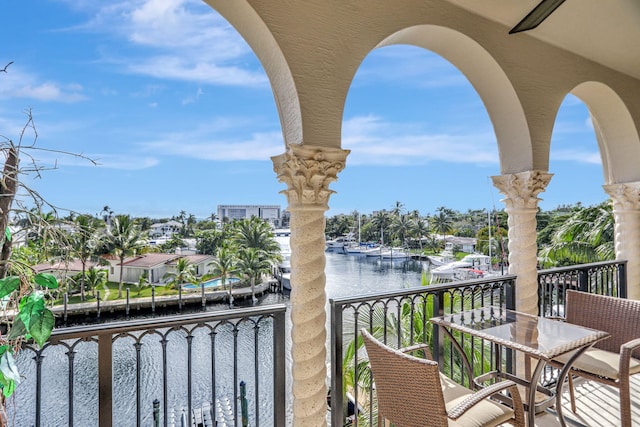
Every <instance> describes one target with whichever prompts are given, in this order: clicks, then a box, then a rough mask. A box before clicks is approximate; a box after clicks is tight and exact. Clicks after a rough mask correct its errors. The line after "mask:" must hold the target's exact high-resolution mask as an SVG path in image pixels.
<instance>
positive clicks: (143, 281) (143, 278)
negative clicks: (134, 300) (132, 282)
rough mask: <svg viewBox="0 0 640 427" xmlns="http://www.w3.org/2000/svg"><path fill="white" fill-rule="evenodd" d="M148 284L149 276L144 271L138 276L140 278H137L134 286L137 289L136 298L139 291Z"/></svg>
mask: <svg viewBox="0 0 640 427" xmlns="http://www.w3.org/2000/svg"><path fill="white" fill-rule="evenodd" d="M148 284H149V274H148V273H147V272H146V271H145V272H144V273H142V274H141V275H140V278H138V284H137V285H136V287H137V288H138V296H139V295H140V291H141V290H142V288H144V287H145V286H147V285H148Z"/></svg>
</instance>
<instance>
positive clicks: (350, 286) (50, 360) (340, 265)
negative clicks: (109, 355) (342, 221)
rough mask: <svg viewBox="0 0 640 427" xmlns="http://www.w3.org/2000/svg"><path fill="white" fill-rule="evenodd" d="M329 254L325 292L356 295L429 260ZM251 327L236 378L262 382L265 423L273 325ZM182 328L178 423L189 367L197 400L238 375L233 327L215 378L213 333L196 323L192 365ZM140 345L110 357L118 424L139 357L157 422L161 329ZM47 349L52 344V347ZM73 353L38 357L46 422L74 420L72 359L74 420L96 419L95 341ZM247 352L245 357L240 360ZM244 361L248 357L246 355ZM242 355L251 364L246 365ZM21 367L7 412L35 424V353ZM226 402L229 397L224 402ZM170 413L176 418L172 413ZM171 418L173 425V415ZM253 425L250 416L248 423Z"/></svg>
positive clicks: (221, 337) (219, 349) (175, 405)
mask: <svg viewBox="0 0 640 427" xmlns="http://www.w3.org/2000/svg"><path fill="white" fill-rule="evenodd" d="M326 255H327V262H326V269H325V271H326V278H327V288H326V293H327V297H328V298H335V297H342V296H353V295H361V294H367V293H374V292H380V291H387V290H397V289H402V288H409V287H415V286H420V284H421V281H422V276H423V272H424V271H425V270H426V268H427V262H426V261H415V260H402V261H400V260H398V261H391V260H382V259H380V258H378V257H364V256H354V255H345V254H340V253H330V252H329V253H327V254H326ZM283 301H284V302H286V301H287V299H286V298H283V297H282V296H281V295H279V294H267V295H265V296H264V297H262V298H261V299H260V301H259V304H260V305H267V304H273V303H278V302H283ZM245 304H250V301H248V300H247V301H244V302H240V305H245ZM226 308H227V306H226V305H225V304H219V305H213V306H208V307H207V309H208V310H220V309H226ZM252 334H253V330H252V329H251V330H247V331H242V330H241V331H240V333H239V338H240V339H238V340H237V346H238V347H237V357H238V359H240V360H239V366H240V369H239V371H240V372H241V375H242V377H241V378H239V379H241V380H244V381H246V382H247V384H256V385H258V384H259V387H260V400H261V401H262V402H260V407H259V408H258V409H254V402H251V403H250V418H252V419H253V418H254V417H255V415H256V414H255V412H258V418H259V419H260V420H261V422H260V424H261V425H267V426H268V425H270V422H269V419H270V416H271V414H272V406H271V405H270V399H269V393H270V387H269V381H270V380H269V372H270V370H271V369H272V366H273V360H272V358H271V357H270V350H269V347H270V345H271V342H270V336H271V335H270V334H271V328H270V325H269V324H265V325H262V326H261V327H260V328H259V333H258V338H254V336H253V335H252ZM187 335H188V334H187V333H186V332H185V331H176V333H175V334H173V333H172V339H170V340H167V343H166V345H167V355H168V360H167V363H168V366H169V369H168V370H167V371H166V375H167V382H168V384H169V385H170V386H169V396H168V403H167V406H170V407H171V408H172V411H173V410H175V411H176V412H175V417H173V418H172V420H173V421H176V422H177V425H180V423H179V417H180V411H181V408H182V407H183V406H184V401H185V396H184V393H183V391H184V390H185V389H186V381H187V378H188V372H189V369H191V372H192V375H191V379H192V380H193V382H194V384H193V390H194V396H193V397H192V400H193V402H195V403H194V405H199V404H200V403H198V402H208V401H210V400H211V399H210V397H211V384H212V383H215V384H216V386H215V389H216V390H217V393H218V395H219V396H233V390H232V388H231V387H232V386H231V385H230V384H233V383H234V380H233V376H232V371H233V366H232V361H233V359H234V351H233V346H234V344H233V343H234V332H233V330H232V328H228V329H224V328H222V329H221V330H220V332H219V333H217V334H216V335H217V336H216V338H215V340H216V353H215V354H216V363H217V369H216V374H215V381H213V380H212V374H211V354H212V345H211V337H210V335H211V334H210V333H209V331H208V330H206V329H205V328H202V329H195V330H194V332H193V334H192V337H191V338H190V341H191V344H190V345H191V346H192V347H191V353H192V364H191V368H189V366H188V363H187V352H186V350H185V348H186V345H185V342H186V341H187ZM254 339H257V340H258V345H259V347H260V348H261V349H262V352H261V355H260V357H259V358H253V357H252V356H251V355H252V354H253V349H254V348H255V341H254ZM139 342H140V343H141V345H139V346H138V347H136V339H134V338H130V337H123V338H122V339H118V340H114V345H113V348H114V362H113V379H114V386H113V396H114V397H113V407H114V413H113V417H114V420H113V422H114V425H117V426H122V427H124V426H135V425H136V414H135V405H134V404H132V403H133V402H132V399H135V397H132V396H135V393H134V392H133V391H135V389H136V381H137V380H136V357H139V358H140V366H141V367H142V368H141V369H142V372H141V378H142V385H141V394H142V398H141V407H143V408H148V410H145V411H144V412H143V414H142V420H141V421H142V422H141V425H145V426H147V425H149V426H151V425H153V413H152V407H153V400H154V399H157V398H160V399H162V393H163V392H162V384H163V369H162V348H161V347H162V345H163V344H161V341H160V340H159V339H158V336H157V335H153V334H149V335H148V336H146V337H144V338H143V339H140V341H139ZM47 350H49V349H47ZM74 351H75V353H74V355H73V357H71V358H70V357H69V349H67V348H64V347H61V346H54V347H52V348H51V349H50V351H48V352H46V353H43V354H45V356H44V357H43V359H42V361H41V375H42V384H43V388H42V413H43V414H46V416H44V417H43V419H42V420H41V425H42V426H56V427H57V426H62V425H69V424H70V423H69V412H70V411H69V404H68V403H67V401H66V396H67V394H68V390H69V385H68V380H69V366H70V362H69V360H70V359H73V365H74V369H73V371H74V373H75V374H74V377H73V388H74V399H73V408H72V412H73V420H74V425H79V426H92V425H97V413H96V411H95V408H96V407H97V404H98V387H97V373H96V365H97V346H96V345H95V342H81V343H79V344H78V345H77V347H75V348H74ZM243 359H246V360H245V361H243ZM245 362H246V363H245ZM243 363H245V365H247V366H248V367H247V368H246V369H245V368H243V367H242V365H243ZM255 364H258V365H259V369H260V371H259V372H260V374H259V377H260V378H256V377H254V376H253V374H252V372H253V366H254V365H255ZM19 365H20V372H21V374H22V375H23V376H24V378H25V380H24V381H23V383H22V384H21V385H20V386H18V389H17V390H16V394H15V399H13V400H12V401H10V402H9V405H8V406H9V408H10V415H11V416H12V417H13V420H14V421H15V426H17V427H22V426H24V427H28V426H32V425H34V408H35V404H34V399H35V393H34V392H33V390H35V380H34V378H35V377H36V363H35V361H34V358H33V354H32V353H30V352H27V351H24V352H21V353H20V356H19ZM223 403H224V402H223ZM220 417H221V419H220V420H219V421H220V422H219V424H218V425H221V426H222V425H229V426H230V425H233V424H232V421H231V420H230V419H229V420H227V421H228V422H227V423H225V422H224V419H223V418H224V414H221V415H220ZM170 421H171V420H170ZM169 425H171V424H170V423H169ZM251 425H253V424H251Z"/></svg>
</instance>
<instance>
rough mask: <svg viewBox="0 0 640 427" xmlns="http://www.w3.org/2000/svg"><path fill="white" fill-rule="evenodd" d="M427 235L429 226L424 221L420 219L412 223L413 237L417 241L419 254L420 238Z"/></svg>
mask: <svg viewBox="0 0 640 427" xmlns="http://www.w3.org/2000/svg"><path fill="white" fill-rule="evenodd" d="M427 234H429V226H428V225H427V223H426V221H425V220H424V219H422V218H420V217H418V218H416V220H415V221H414V222H413V235H414V236H415V237H416V238H417V239H418V242H419V244H420V252H422V238H423V237H425V236H426V235H427Z"/></svg>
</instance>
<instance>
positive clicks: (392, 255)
mask: <svg viewBox="0 0 640 427" xmlns="http://www.w3.org/2000/svg"><path fill="white" fill-rule="evenodd" d="M380 257H381V258H382V259H396V260H400V259H409V258H411V254H409V253H408V252H405V251H404V250H402V249H400V248H390V249H388V250H386V251H384V252H382V253H381V254H380Z"/></svg>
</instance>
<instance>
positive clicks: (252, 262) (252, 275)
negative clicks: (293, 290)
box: [238, 248, 272, 304]
mask: <svg viewBox="0 0 640 427" xmlns="http://www.w3.org/2000/svg"><path fill="white" fill-rule="evenodd" d="M271 266H272V263H271V261H269V259H268V255H267V254H266V253H265V252H264V251H263V250H261V249H256V248H243V249H242V250H240V252H239V253H238V270H239V271H240V273H242V274H243V275H245V276H247V277H248V278H249V281H250V283H251V298H252V300H253V302H254V304H255V302H256V282H257V280H258V279H260V278H261V277H262V275H263V274H267V273H269V272H270V271H271Z"/></svg>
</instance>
